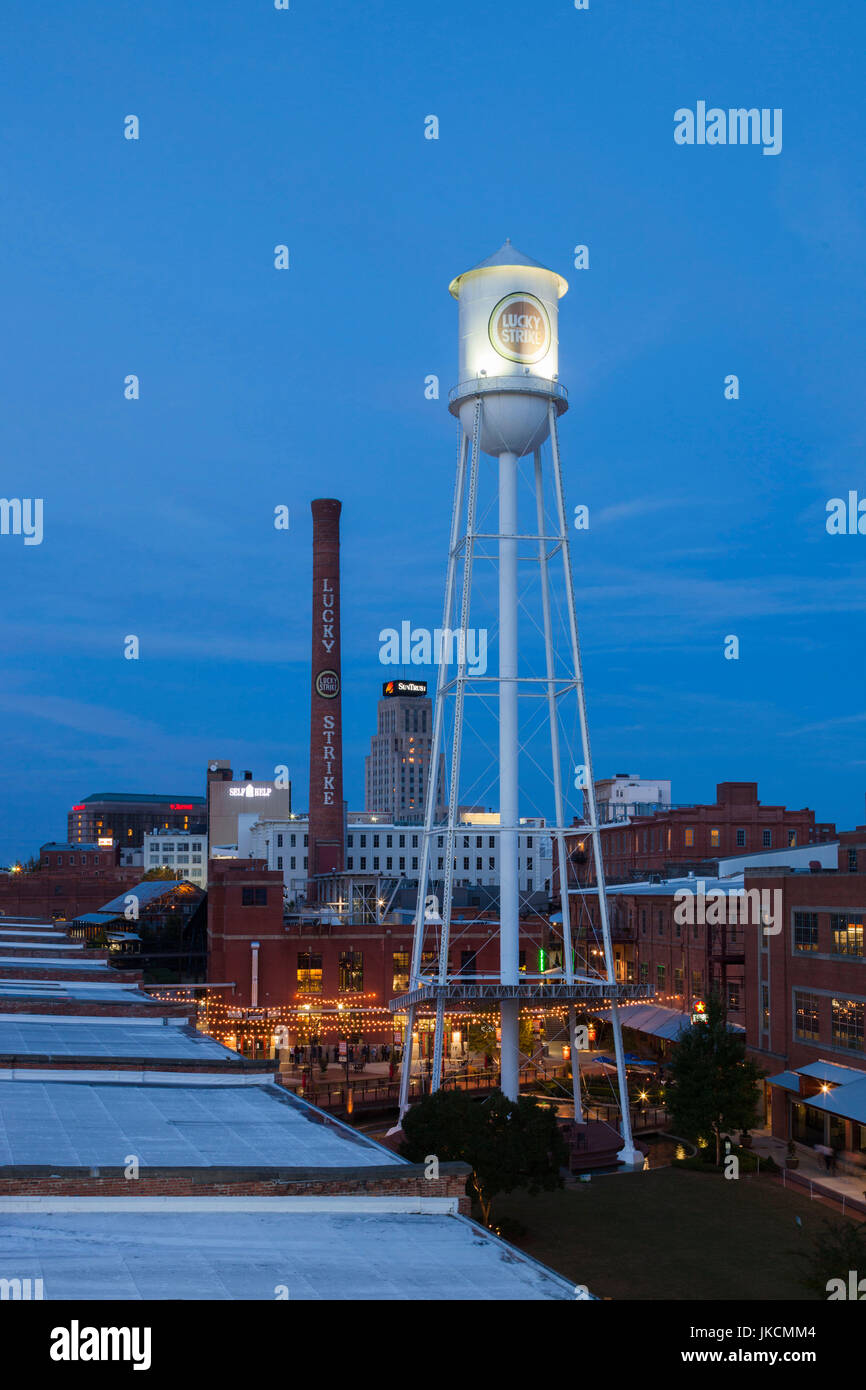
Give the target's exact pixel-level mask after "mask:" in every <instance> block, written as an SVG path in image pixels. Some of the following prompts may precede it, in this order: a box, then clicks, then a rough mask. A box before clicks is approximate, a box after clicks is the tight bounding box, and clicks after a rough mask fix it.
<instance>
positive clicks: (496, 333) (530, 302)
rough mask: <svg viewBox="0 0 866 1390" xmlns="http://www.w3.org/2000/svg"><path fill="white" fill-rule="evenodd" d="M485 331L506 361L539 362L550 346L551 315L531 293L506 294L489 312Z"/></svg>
mask: <svg viewBox="0 0 866 1390" xmlns="http://www.w3.org/2000/svg"><path fill="white" fill-rule="evenodd" d="M488 334H489V337H490V341H491V343H492V344H493V346H494V348H495V349H496V351H497V352H498V353H499V355H500V357H506V358H507V359H508V361H509V362H526V363H531V362H540V361H541V359H542V357H545V356H546V355H547V352H548V350H549V348H550V319H549V318H548V317H547V310H546V309H545V307H544V305H543V304H542V302H541V300H540V299H536V298H535V295H534V294H523V293H520V294H509V295H506V297H505V298H504V299H500V301H499V303H498V304H497V305H496V308H495V309H494V310H493V313H492V314H491V315H490V323H489V325H488Z"/></svg>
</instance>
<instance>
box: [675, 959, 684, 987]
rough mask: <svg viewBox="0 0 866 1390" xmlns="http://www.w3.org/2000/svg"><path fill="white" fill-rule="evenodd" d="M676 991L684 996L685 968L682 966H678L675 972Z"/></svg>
mask: <svg viewBox="0 0 866 1390" xmlns="http://www.w3.org/2000/svg"><path fill="white" fill-rule="evenodd" d="M674 989H675V990H676V992H677V994H682V992H683V967H682V966H681V965H678V966H677V968H676V970H675V971H674Z"/></svg>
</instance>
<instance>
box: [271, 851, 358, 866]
mask: <svg viewBox="0 0 866 1390" xmlns="http://www.w3.org/2000/svg"><path fill="white" fill-rule="evenodd" d="M354 867H355V857H354V855H352V854H350V855H347V857H346V868H347V869H354ZM277 868H278V869H279V868H282V861H280V863H279V864H278V865H277Z"/></svg>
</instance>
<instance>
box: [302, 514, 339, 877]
mask: <svg viewBox="0 0 866 1390" xmlns="http://www.w3.org/2000/svg"><path fill="white" fill-rule="evenodd" d="M310 507H311V509H312V513H313V659H312V667H311V676H312V680H311V688H310V832H309V834H310V842H309V849H308V857H309V866H308V878H309V880H310V882H309V884H308V889H307V901H308V902H310V903H312V902H314V901H315V890H314V887H313V883H312V877H313V875H314V874H326V873H331V872H333V871H335V870H341V869H342V868H343V718H342V682H341V674H340V512H341V511H342V503H341V502H338V501H337V500H336V499H335V498H332V497H320V498H317V499H316V501H315V502H311V503H310Z"/></svg>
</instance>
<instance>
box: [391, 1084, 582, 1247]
mask: <svg viewBox="0 0 866 1390" xmlns="http://www.w3.org/2000/svg"><path fill="white" fill-rule="evenodd" d="M403 1133H404V1135H405V1136H406V1137H405V1142H404V1143H403V1145H402V1146H401V1152H402V1153H403V1155H404V1156H405V1157H406V1158H409V1159H411V1161H412V1162H413V1163H423V1162H424V1161H425V1160H426V1159H427V1158H428V1157H429V1156H430V1155H431V1154H435V1155H436V1157H437V1158H438V1159H439V1161H440V1163H448V1162H455V1161H462V1162H464V1163H468V1164H470V1166H471V1168H472V1176H471V1178H470V1179H469V1183H468V1187H469V1189H470V1192H471V1193H474V1195H475V1197H476V1198H477V1200H478V1204H479V1206H480V1207H481V1215H482V1220H483V1221H484V1224H485V1226H490V1224H491V1212H492V1208H493V1199H494V1198H495V1197H496V1196H498V1195H499V1193H501V1192H512V1191H513V1190H514V1188H516V1187H521V1188H525V1189H526V1190H527V1191H528V1192H529V1193H530V1194H531V1195H533V1196H534V1195H535V1194H536V1193H538V1192H541V1191H551V1190H552V1189H553V1188H556V1187H561V1186H562V1178H561V1176H560V1172H559V1170H560V1168H561V1167H562V1165H563V1164H564V1163H565V1161H566V1146H565V1141H564V1140H563V1137H562V1133H561V1131H560V1129H559V1125H558V1124H557V1121H556V1113H555V1111H554V1110H552V1109H551V1108H550V1107H549V1106H546V1105H543V1104H540V1103H539V1102H538V1101H537V1100H535V1099H534V1098H533V1097H532V1096H520V1098H519V1099H518V1100H516V1101H512V1100H509V1099H508V1098H507V1096H504V1095H503V1094H502V1092H501V1091H493V1092H492V1093H491V1094H490V1095H489V1096H488V1097H487V1098H486V1099H485V1100H483V1101H481V1102H479V1101H475V1100H472V1099H471V1098H470V1097H469V1096H468V1095H467V1094H466V1093H465V1092H464V1091H436V1092H434V1094H433V1095H432V1096H425V1097H424V1098H423V1100H420V1101H418V1102H417V1104H415V1105H413V1106H412V1108H411V1110H410V1111H409V1112H408V1114H407V1115H406V1116H405V1118H404V1120H403Z"/></svg>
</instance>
